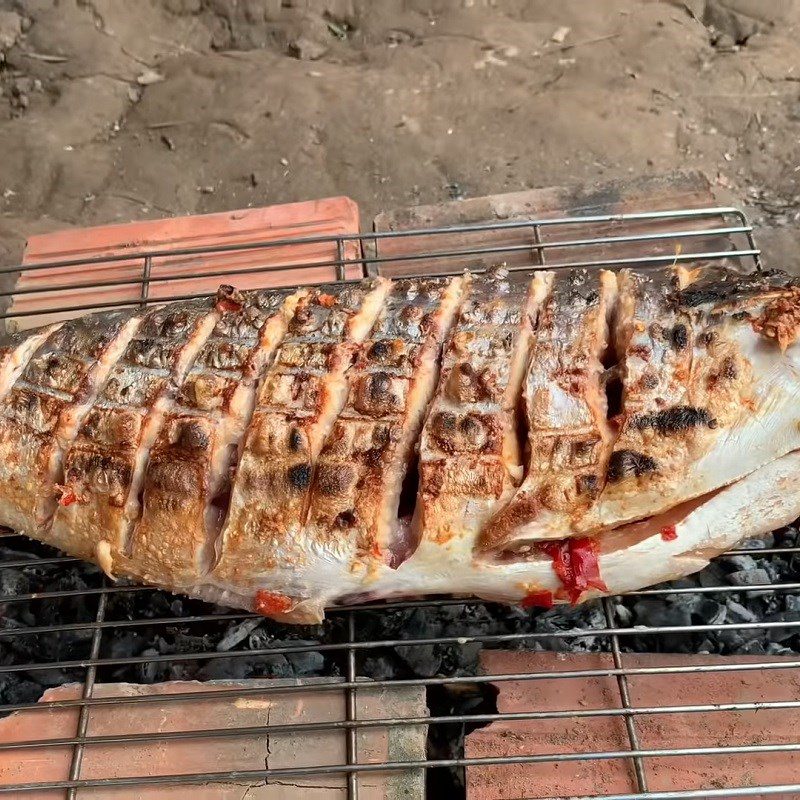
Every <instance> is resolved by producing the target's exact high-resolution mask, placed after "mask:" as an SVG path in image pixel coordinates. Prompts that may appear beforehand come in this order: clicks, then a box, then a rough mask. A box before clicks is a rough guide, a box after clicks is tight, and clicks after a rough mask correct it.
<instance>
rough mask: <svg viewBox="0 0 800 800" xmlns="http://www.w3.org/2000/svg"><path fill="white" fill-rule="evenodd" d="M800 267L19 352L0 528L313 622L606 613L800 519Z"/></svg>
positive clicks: (224, 298) (142, 334)
mask: <svg viewBox="0 0 800 800" xmlns="http://www.w3.org/2000/svg"><path fill="white" fill-rule="evenodd" d="M798 332H800V282H799V281H798V280H797V279H794V278H790V277H789V276H787V275H786V274H784V273H780V272H769V273H759V274H753V275H742V274H740V273H735V272H732V271H729V270H726V269H723V268H719V267H707V268H702V269H687V268H684V267H673V268H667V269H663V268H658V269H656V268H654V269H651V270H644V269H643V270H621V271H620V272H616V273H615V272H612V271H608V270H596V271H587V270H582V269H581V270H579V269H574V270H570V269H564V270H556V271H553V272H535V273H534V272H527V273H525V272H520V271H514V272H510V273H509V272H508V271H506V270H504V269H496V270H492V271H489V272H488V273H485V274H476V275H469V274H465V275H463V276H460V277H456V278H424V279H403V280H399V281H397V282H395V283H392V282H391V281H388V280H386V279H384V278H371V279H367V280H365V281H362V282H360V283H352V284H351V283H345V284H336V285H332V286H329V287H317V288H307V289H302V290H298V291H294V292H293V291H289V290H287V291H267V290H264V291H253V292H241V293H240V292H237V291H236V290H234V289H232V288H231V287H222V288H221V289H220V292H219V293H218V295H217V297H216V298H212V299H209V300H201V301H194V302H188V303H187V302H183V303H174V304H167V305H164V306H160V307H158V308H156V309H153V310H150V311H146V312H145V311H124V312H112V313H107V314H97V315H92V316H87V317H86V318H84V319H82V320H71V321H69V322H66V323H63V324H62V325H60V326H50V327H48V328H45V329H42V330H39V331H31V332H26V333H25V334H19V335H15V336H9V337H7V338H6V340H5V341H4V342H1V343H0V450H2V452H0V524H3V525H6V526H8V527H11V528H14V529H16V530H19V531H20V532H22V533H25V534H27V535H29V536H31V537H32V538H34V539H37V540H39V541H42V542H46V543H49V544H53V545H55V546H58V547H60V548H62V549H64V550H65V551H66V552H67V553H71V554H74V555H77V556H79V557H81V558H86V559H90V560H93V561H96V562H97V563H99V564H100V566H101V567H102V568H103V569H104V570H105V571H106V572H108V573H109V574H111V575H112V576H114V577H127V578H133V579H135V580H138V581H142V582H148V583H152V584H155V585H158V586H161V587H163V588H166V589H170V590H174V591H181V592H184V593H187V594H190V595H193V596H197V597H201V598H205V599H209V600H213V601H217V602H220V603H224V604H226V605H232V606H240V607H243V608H247V609H251V610H255V611H257V612H259V613H262V614H265V615H268V616H271V617H274V618H276V619H281V620H285V621H290V622H305V623H308V622H315V621H318V620H319V619H321V618H322V616H323V614H324V609H325V607H326V606H330V605H335V604H337V603H343V602H359V601H363V600H367V599H370V600H371V599H377V598H396V597H404V596H416V595H421V594H441V593H448V594H459V595H477V596H480V597H483V598H485V599H490V600H501V601H505V602H512V603H519V602H522V603H523V604H524V605H550V604H551V603H553V602H578V601H582V600H585V599H587V598H591V597H596V596H598V595H602V594H606V593H614V592H620V591H630V590H633V589H637V588H641V587H644V586H648V585H651V584H653V583H655V582H658V581H661V580H666V579H670V578H675V577H679V576H681V575H685V574H687V573H689V572H693V571H695V570H698V569H700V568H702V567H703V566H704V564H705V563H707V561H708V559H709V558H711V557H712V556H713V555H715V554H717V553H719V552H722V551H724V550H725V549H728V548H729V547H731V546H732V545H734V544H735V543H736V542H737V541H738V540H740V539H742V538H745V537H750V536H754V535H758V534H759V533H764V532H767V531H769V530H772V529H773V528H775V527H778V526H780V525H783V524H785V523H787V522H790V521H791V520H792V519H794V518H796V517H797V516H800V491H798V489H800V412H798V410H797V409H798V408H800V403H799V402H798V401H800V343H798V342H797V338H798Z"/></svg>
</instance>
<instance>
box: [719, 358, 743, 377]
mask: <svg viewBox="0 0 800 800" xmlns="http://www.w3.org/2000/svg"><path fill="white" fill-rule="evenodd" d="M719 374H720V375H721V376H722V377H723V378H725V379H726V380H729V381H733V380H736V378H737V377H739V369H738V367H737V366H736V359H735V358H734V357H733V356H726V357H725V358H724V359H723V360H722V366H721V368H720V373H719Z"/></svg>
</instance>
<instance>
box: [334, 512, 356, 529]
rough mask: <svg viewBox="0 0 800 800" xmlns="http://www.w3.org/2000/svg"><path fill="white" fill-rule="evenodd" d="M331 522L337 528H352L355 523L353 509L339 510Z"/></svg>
mask: <svg viewBox="0 0 800 800" xmlns="http://www.w3.org/2000/svg"><path fill="white" fill-rule="evenodd" d="M333 524H334V525H335V526H336V527H337V528H352V527H353V526H354V525H355V524H356V512H355V511H341V512H339V513H338V514H337V515H336V519H334V521H333Z"/></svg>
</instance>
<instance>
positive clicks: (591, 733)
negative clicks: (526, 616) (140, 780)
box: [466, 651, 800, 800]
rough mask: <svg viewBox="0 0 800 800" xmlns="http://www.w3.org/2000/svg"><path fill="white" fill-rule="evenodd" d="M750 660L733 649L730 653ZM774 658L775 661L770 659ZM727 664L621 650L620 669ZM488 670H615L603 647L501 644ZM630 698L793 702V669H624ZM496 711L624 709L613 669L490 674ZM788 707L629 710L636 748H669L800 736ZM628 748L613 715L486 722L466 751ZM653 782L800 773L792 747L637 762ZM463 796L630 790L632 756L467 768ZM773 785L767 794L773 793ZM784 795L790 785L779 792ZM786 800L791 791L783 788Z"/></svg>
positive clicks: (779, 780)
mask: <svg viewBox="0 0 800 800" xmlns="http://www.w3.org/2000/svg"><path fill="white" fill-rule="evenodd" d="M757 660H759V659H755V658H746V657H737V658H736V661H737V662H738V663H748V662H749V663H753V662H754V661H757ZM770 660H771V661H776V662H778V661H780V659H778V658H775V659H770ZM719 663H726V664H729V663H733V659H732V658H723V657H718V656H691V655H660V654H630V655H629V654H625V655H624V664H625V666H626V667H630V668H636V667H657V666H686V665H700V664H719ZM482 667H483V670H484V672H486V673H487V674H512V673H525V672H548V671H552V672H553V673H554V674H555V673H559V672H565V671H572V670H594V669H605V668H613V662H612V659H611V656H610V655H609V654H597V655H594V654H568V655H562V654H556V653H516V652H515V653H509V652H504V651H486V652H485V653H484V654H483V659H482ZM628 683H629V688H630V693H631V705H632V706H634V707H640V708H644V707H647V708H652V707H659V706H678V705H707V704H717V703H732V702H765V701H781V700H795V699H797V698H798V697H800V675H798V673H797V670H784V669H768V670H754V671H742V672H724V673H721V672H716V673H713V672H712V673H680V674H671V675H664V674H661V675H647V676H631V677H629V678H628ZM496 686H497V689H498V691H499V696H498V701H497V702H498V709H499V710H500V711H501V712H521V711H555V710H585V709H590V708H600V709H613V708H621V707H622V704H621V702H620V696H619V691H618V688H617V681H616V678H615V677H613V676H610V677H596V678H558V677H553V678H552V679H551V678H545V679H541V680H532V681H507V682H498V683H497V684H496ZM797 718H798V717H797V710H796V709H785V710H783V709H767V710H764V709H762V710H759V711H735V712H732V711H717V712H698V713H682V714H652V715H649V716H648V715H643V716H636V717H635V720H636V729H637V732H638V735H639V739H640V747H641V748H650V749H673V748H684V747H687V748H688V747H691V748H694V747H718V746H726V745H735V744H766V743H772V744H785V743H796V742H798V741H800V734H798V727H797ZM629 748H630V745H629V742H628V737H627V732H626V730H625V725H624V722H623V720H622V718H621V717H596V718H590V719H583V720H580V719H569V718H565V719H548V720H530V721H520V722H507V721H501V722H495V723H493V724H491V725H490V726H488V727H486V728H483V729H480V730H478V731H475V732H474V733H472V734H471V735H470V736H469V737H468V739H467V744H466V755H467V756H468V757H472V758H481V757H488V756H509V755H529V754H545V753H566V752H586V753H588V752H601V751H619V750H628V749H629ZM644 763H645V769H646V772H647V778H648V782H649V788H650V790H651V791H670V790H673V791H677V790H688V789H710V788H733V787H742V786H754V785H759V784H775V785H778V784H788V783H797V782H798V781H800V753H775V754H750V755H718V756H707V757H702V758H701V757H697V756H670V757H663V758H646V759H645V760H644ZM467 784H468V797H469V798H470V800H506V798H519V797H526V798H537V797H554V796H555V797H560V796H565V795H566V796H569V795H592V794H598V795H600V796H602V795H603V794H604V793H625V792H636V791H638V788H637V784H636V781H635V777H634V775H633V771H632V767H631V761H630V760H629V759H614V760H609V761H599V760H594V761H574V762H561V763H557V762H546V763H541V764H531V765H516V766H489V767H483V766H476V767H471V768H469V769H468V770H467ZM779 796H780V795H770V797H779ZM784 797H785V800H789V798H790V795H785V796H784ZM791 797H793V798H795V800H796V797H797V796H796V795H791Z"/></svg>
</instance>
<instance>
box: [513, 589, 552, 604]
mask: <svg viewBox="0 0 800 800" xmlns="http://www.w3.org/2000/svg"><path fill="white" fill-rule="evenodd" d="M520 605H521V606H522V607H523V608H552V607H553V593H552V592H548V591H547V590H546V589H545V590H543V591H541V592H528V594H526V595H525V597H523V598H522V601H521V602H520Z"/></svg>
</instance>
